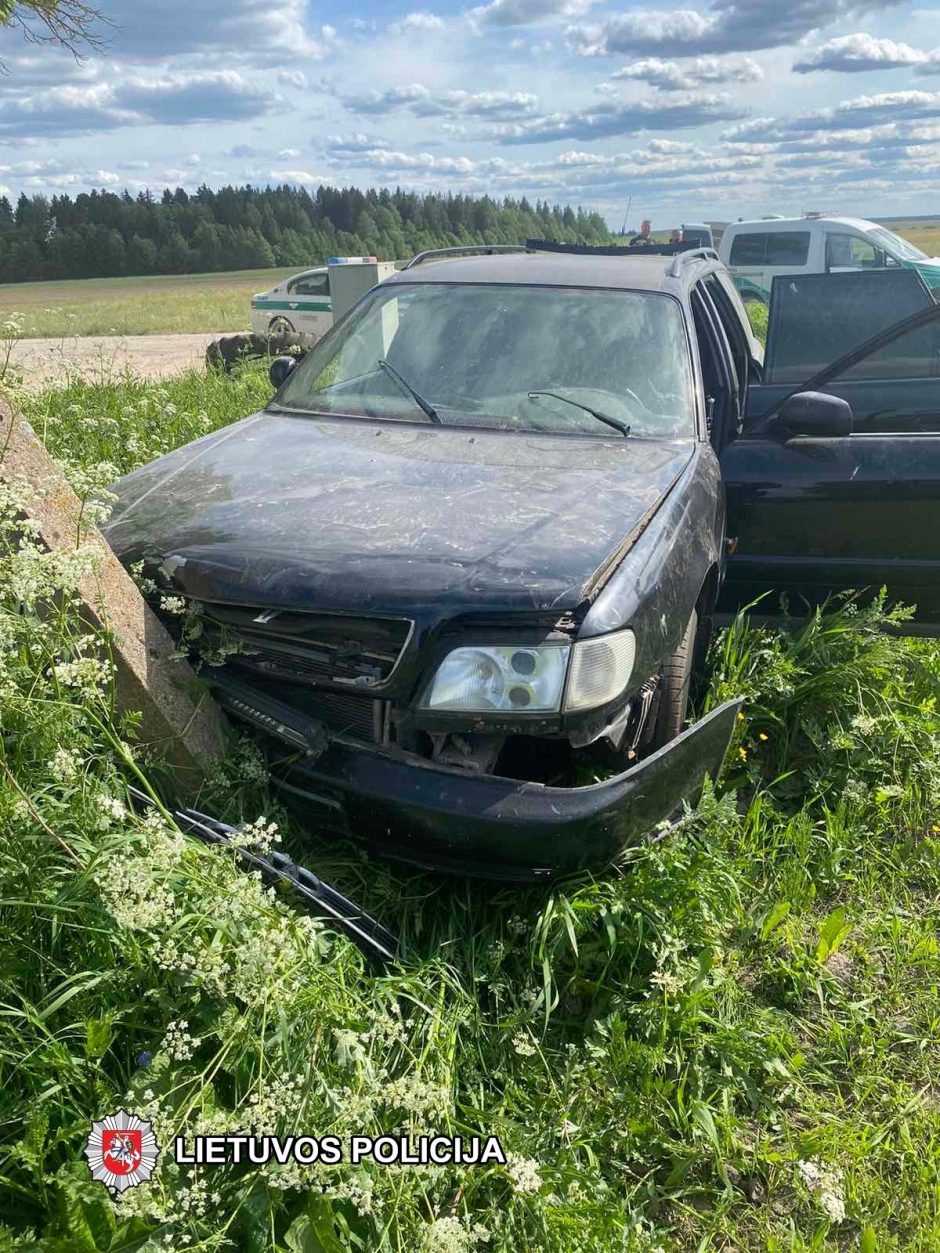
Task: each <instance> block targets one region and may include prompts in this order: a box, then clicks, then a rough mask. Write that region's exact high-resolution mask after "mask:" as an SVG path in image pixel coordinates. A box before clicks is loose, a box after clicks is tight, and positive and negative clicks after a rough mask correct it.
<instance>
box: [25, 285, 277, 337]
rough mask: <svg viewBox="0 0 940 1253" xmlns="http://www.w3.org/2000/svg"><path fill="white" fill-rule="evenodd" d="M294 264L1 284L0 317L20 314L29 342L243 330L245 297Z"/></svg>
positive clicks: (246, 307) (246, 315) (246, 317)
mask: <svg viewBox="0 0 940 1253" xmlns="http://www.w3.org/2000/svg"><path fill="white" fill-rule="evenodd" d="M293 273H296V270H294V269H286V270H284V269H277V270H233V271H231V272H230V273H226V274H164V275H155V276H153V277H151V278H91V279H79V280H76V281H74V282H59V283H8V284H5V285H0V310H3V313H4V316H7V315H9V314H11V313H17V314H20V315H21V318H22V330H21V333H22V335H23V336H24V337H25V338H28V339H40V338H43V339H45V338H50V339H62V338H64V337H66V336H70V335H157V334H184V333H187V332H193V333H195V332H197V331H240V330H246V329H247V327H248V322H249V303H248V302H249V301H250V299H251V297H252V296H253V295H254V294H255V293H256V292H259V291H266V290H267V289H268V288H269V287H273V286H274V284H275V283H278V282H280V280H281V279H282V278H286V277H287V275H289V274H293Z"/></svg>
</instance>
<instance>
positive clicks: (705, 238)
mask: <svg viewBox="0 0 940 1253" xmlns="http://www.w3.org/2000/svg"><path fill="white" fill-rule="evenodd" d="M682 242H683V243H684V244H695V246H696V247H697V248H714V247H715V237H714V235H713V233H712V228H711V227H710V226H709V225H708V223H707V222H683V223H682Z"/></svg>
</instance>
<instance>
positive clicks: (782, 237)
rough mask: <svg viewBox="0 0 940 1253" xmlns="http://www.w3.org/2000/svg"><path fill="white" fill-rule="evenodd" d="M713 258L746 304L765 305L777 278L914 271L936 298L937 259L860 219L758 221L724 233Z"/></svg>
mask: <svg viewBox="0 0 940 1253" xmlns="http://www.w3.org/2000/svg"><path fill="white" fill-rule="evenodd" d="M718 255H719V256H720V257H721V259H722V261H723V262H724V263H725V265H726V266H727V267H728V269H729V270H730V271H731V273H732V274H733V276H734V281H735V284H736V285H737V288H738V290H739V291H740V293H741V296H742V298H743V299H744V301H745V303H746V304H749V303H755V302H756V303H761V304H766V303H767V302H768V301H769V299H770V287H771V284H772V283H773V280H774V278H775V277H776V275H778V274H833V273H844V272H846V271H848V270H894V269H903V270H916V271H917V272H918V273H919V274H920V276H921V278H922V279H923V280H924V283H925V284H926V286H927V287H928V288H931V289H934V298H935V299H937V298H938V296H940V258H937V257H928V256H927V254H926V253H924V252H921V250H920V249H919V248H915V247H914V245H913V244H912V243H909V242H908V241H907V240H906V239H902V238H901V236H900V235H896V234H895V233H894V231H889V230H887V229H886V228H885V227H884V226H879V225H878V223H877V222H869V221H866V220H865V219H864V218H844V217H821V216H812V217H802V218H761V219H760V220H759V221H755V222H732V223H731V225H730V226H727V227H726V228H725V232H724V234H723V235H722V237H721V243H720V244H719V247H718Z"/></svg>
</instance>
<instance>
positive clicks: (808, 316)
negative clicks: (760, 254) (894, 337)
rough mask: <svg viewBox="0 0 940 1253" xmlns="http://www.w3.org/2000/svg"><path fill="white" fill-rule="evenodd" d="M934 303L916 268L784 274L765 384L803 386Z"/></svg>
mask: <svg viewBox="0 0 940 1253" xmlns="http://www.w3.org/2000/svg"><path fill="white" fill-rule="evenodd" d="M932 303H933V301H932V300H931V296H930V293H929V292H928V291H927V288H926V287H925V286H924V283H923V281H922V279H921V278H920V276H919V275H918V274H917V273H916V271H914V270H901V269H898V270H873V271H868V272H865V271H861V272H859V271H856V272H854V273H845V274H805V275H796V274H794V275H785V276H782V277H781V276H779V275H778V276H777V277H775V278H774V281H773V287H772V289H771V294H770V315H769V320H768V327H767V351H766V353H765V355H764V381H765V382H767V383H781V384H782V383H802V382H804V381H805V380H806V379H808V378H810V377H811V376H812V375H813V374H816V373H818V372H819V371H820V370H822V369H824V368H825V367H826V366H827V365H829V363H830V362H833V361H837V360H838V359H839V357H841V356H843V355H844V354H845V353H847V352H849V351H851V349H853V348H855V347H857V346H858V345H859V344H864V343H865V341H866V340H868V339H871V338H872V336H874V335H877V334H878V333H879V332H881V331H884V330H887V328H888V327H889V326H893V325H894V324H895V323H896V322H900V321H901V320H902V319H903V318H905V317H909V316H910V315H911V314H912V313H916V312H917V311H918V310H920V309H924V308H929V307H930V305H931V304H932ZM886 356H890V350H888V351H887V353H886Z"/></svg>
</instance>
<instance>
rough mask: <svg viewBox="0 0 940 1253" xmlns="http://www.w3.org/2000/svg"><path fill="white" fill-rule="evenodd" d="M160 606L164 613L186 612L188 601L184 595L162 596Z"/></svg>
mask: <svg viewBox="0 0 940 1253" xmlns="http://www.w3.org/2000/svg"><path fill="white" fill-rule="evenodd" d="M160 608H161V609H162V610H163V612H164V613H173V614H184V613H185V612H186V601H185V600H184V599H183V597H182V596H161V597H160Z"/></svg>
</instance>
